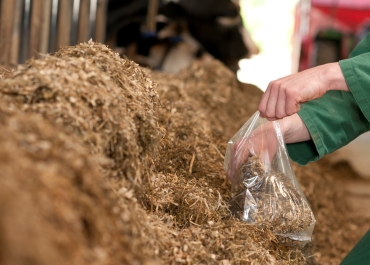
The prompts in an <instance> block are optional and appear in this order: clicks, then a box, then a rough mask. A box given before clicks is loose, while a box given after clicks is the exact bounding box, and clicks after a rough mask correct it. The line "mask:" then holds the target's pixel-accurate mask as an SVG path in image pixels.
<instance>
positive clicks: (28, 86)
mask: <svg viewBox="0 0 370 265" xmlns="http://www.w3.org/2000/svg"><path fill="white" fill-rule="evenodd" d="M149 75H152V76H153V79H154V80H155V82H156V83H158V84H159V85H158V87H157V88H156V89H157V91H158V94H159V99H160V102H161V104H160V106H158V98H157V94H156V92H155V90H154V88H155V83H154V82H153V81H151V79H150V76H149ZM2 79H3V82H2V83H1V84H0V101H1V102H4V104H5V105H4V106H5V109H6V111H5V112H3V113H8V112H9V111H11V110H13V109H14V110H15V109H20V111H22V112H23V114H22V115H18V114H17V115H16V118H14V119H15V120H17V122H16V124H19V123H20V124H23V123H24V124H25V126H29V127H30V128H33V129H32V130H31V131H32V133H33V134H35V135H36V137H38V138H37V139H40V140H38V141H36V142H35V143H32V144H30V143H27V141H26V143H27V144H26V145H24V137H25V135H27V134H28V133H27V131H28V129H27V130H26V129H19V128H22V126H20V127H19V126H18V125H17V126H15V127H14V126H11V124H13V122H8V120H10V119H8V118H1V117H6V115H8V114H6V115H5V116H4V115H2V116H1V115H0V124H1V125H0V127H1V129H2V131H4V134H3V135H1V136H0V142H2V143H4V144H5V143H7V142H6V141H5V139H7V138H9V139H14V137H15V136H12V135H17V136H16V137H15V138H16V140H15V142H14V143H13V140H11V141H8V143H7V144H9V147H6V148H4V149H3V150H1V151H0V157H4V158H5V157H7V156H9V159H10V160H12V161H13V162H12V163H4V162H3V161H10V160H0V168H1V172H7V174H6V175H7V176H12V178H9V177H8V178H6V177H4V176H5V175H2V176H1V178H0V181H2V182H4V183H7V182H8V181H10V180H11V181H10V182H9V183H10V184H6V185H7V186H6V185H5V184H4V185H2V186H3V187H9V188H6V189H3V188H2V186H1V185H0V190H1V192H0V201H1V202H4V203H2V204H0V205H6V206H4V207H3V206H1V207H0V212H1V215H0V229H1V231H3V229H8V228H9V229H13V230H14V229H15V228H14V227H17V228H19V229H20V230H19V231H25V233H24V234H27V235H39V237H38V238H40V240H36V241H34V242H35V243H34V244H33V245H32V243H33V242H30V241H29V238H31V237H27V238H25V237H22V238H20V239H19V240H18V239H17V238H15V237H14V238H13V237H12V235H13V234H12V235H10V234H4V233H0V244H1V245H2V246H3V245H7V246H8V248H7V253H11V254H10V255H9V256H6V257H7V258H8V259H9V260H11V261H12V262H13V261H14V262H13V263H14V264H17V263H16V262H15V261H16V260H15V258H14V257H16V256H15V255H17V256H19V257H22V255H26V256H27V255H29V256H30V257H32V258H34V259H35V260H36V261H38V260H40V262H39V263H40V264H43V263H45V264H58V262H60V263H61V264H67V263H68V264H85V263H86V264H87V263H89V262H91V263H89V264H95V263H96V264H100V263H104V264H179V263H185V264H223V265H227V264H316V262H315V260H314V259H313V258H312V253H311V252H312V248H311V247H310V246H308V247H307V248H306V249H297V248H293V247H288V246H282V245H279V244H278V243H277V239H276V238H275V236H274V234H273V233H272V232H271V231H270V230H268V229H262V228H258V227H256V226H252V225H249V224H246V223H243V222H240V221H239V220H236V219H235V218H234V217H233V216H232V215H231V213H230V212H229V210H228V203H227V202H228V201H229V197H230V184H229V181H228V180H227V178H226V176H225V173H224V170H223V154H224V153H225V143H226V141H227V140H228V139H229V138H230V137H231V136H232V135H233V134H234V132H235V131H236V130H237V129H238V128H239V127H240V126H241V125H242V124H243V123H244V122H245V120H247V118H248V117H249V116H250V115H252V113H254V111H255V110H256V109H257V104H258V101H259V99H260V96H261V92H259V91H258V89H256V88H253V87H251V86H241V85H240V84H238V83H237V82H236V80H235V76H233V75H232V74H231V73H230V72H229V71H228V70H226V69H225V67H224V66H222V65H221V64H220V63H219V62H216V61H213V62H208V63H195V64H194V65H193V66H192V67H190V68H189V69H186V70H184V71H183V72H181V73H180V74H178V75H176V76H172V75H166V74H162V73H155V72H151V71H150V70H144V69H141V68H139V67H138V66H137V65H136V64H134V63H132V62H129V61H126V60H123V59H120V58H119V57H118V55H116V54H114V53H112V52H111V51H110V50H109V49H107V48H106V47H105V46H104V45H100V44H95V43H92V42H89V43H87V44H80V45H78V46H76V47H65V48H63V49H61V50H60V51H59V52H57V53H56V55H55V56H47V57H45V58H43V59H39V60H31V61H29V62H27V63H26V64H25V65H23V66H21V67H20V68H18V69H17V70H15V71H14V72H8V73H6V74H5V75H4V74H3V75H2ZM0 113H2V112H0ZM34 113H37V114H39V116H37V118H33V116H34V115H36V114H34ZM41 116H42V117H43V118H41ZM18 119H19V120H18ZM43 119H45V120H46V121H44V120H43ZM49 123H51V124H53V125H50V124H49ZM3 127H4V128H3ZM17 128H18V129H17ZM27 128H28V127H27ZM17 130H18V131H17ZM15 132H16V133H15ZM12 137H13V138H12ZM53 137H56V138H58V137H61V139H63V140H58V139H59V138H58V139H57V140H56V141H54V140H53V141H52V140H50V142H51V146H52V148H51V149H52V150H53V152H52V154H53V155H50V156H49V153H45V154H47V155H45V154H44V156H37V157H36V156H33V155H30V154H33V153H32V152H35V151H34V150H39V149H37V148H39V147H38V146H39V145H40V142H41V143H42V142H44V140H43V139H44V138H46V139H52V138H53ZM25 139H27V138H25ZM48 141H49V140H48ZM64 142H68V143H73V144H72V147H70V149H67V150H66V148H63V144H62V143H64ZM41 146H43V145H42V144H41ZM29 147H31V148H29ZM73 148H75V149H73ZM85 149H86V150H85ZM15 150H17V151H15ZM89 154H90V155H89ZM91 154H93V156H92V155H91ZM79 156H81V157H82V158H81V159H82V161H86V162H85V163H84V164H83V165H84V166H78V165H77V166H75V163H77V162H76V161H81V159H77V158H78V157H79ZM89 156H91V157H89ZM54 157H55V158H56V159H55V160H54ZM96 157H99V158H98V159H97V158H96ZM20 158H21V159H22V160H21V161H26V162H24V163H23V162H22V163H21V165H22V166H21V167H17V166H15V165H18V162H17V161H19V160H15V159H20ZM23 158H24V159H23ZM107 159H108V160H107ZM27 161H28V162H27ZM107 161H108V162H107ZM110 161H113V162H114V163H113V164H112V162H110ZM95 164H96V165H95ZM35 165H36V166H35ZM86 165H87V166H86ZM53 168H54V170H53ZM313 168H314V170H313ZM36 170H37V172H36ZM59 171H60V172H61V173H60V172H59ZM8 172H9V174H8ZM26 172H30V174H31V173H32V174H31V175H26ZM33 172H34V173H33ZM63 172H64V173H65V175H66V177H65V178H61V179H63V181H60V182H55V183H54V182H53V185H50V187H49V186H48V187H47V188H45V189H44V188H41V187H42V185H39V184H37V183H43V181H49V180H48V179H49V178H50V179H55V177H53V176H54V175H56V176H60V174H62V173H63ZM76 172H78V173H76ZM323 172H324V168H323V167H322V166H321V165H316V166H314V167H312V166H311V167H305V168H296V173H297V176H298V178H299V180H300V181H301V183H302V188H303V190H304V191H305V192H306V195H308V199H309V201H310V203H311V206H312V208H313V211H314V213H315V214H316V217H317V227H318V228H319V230H315V232H314V238H315V239H317V242H318V246H319V247H320V248H321V249H318V250H317V251H316V252H317V253H316V254H315V256H316V257H317V259H318V260H319V261H320V262H323V263H324V264H325V262H326V261H328V260H330V259H331V258H333V255H335V254H338V253H339V252H340V251H342V252H343V251H344V250H347V246H349V245H350V244H352V242H353V240H355V239H358V237H352V238H349V235H350V232H346V231H344V230H343V231H342V232H343V235H346V236H345V237H344V239H342V238H338V237H337V238H336V240H337V242H339V243H337V244H334V243H333V240H328V233H329V232H328V231H333V228H332V227H336V228H338V226H340V225H341V224H344V223H345V222H348V221H350V220H352V219H351V218H349V217H348V215H346V214H345V213H346V208H341V207H347V206H345V205H346V204H345V202H344V201H342V200H340V198H338V197H336V196H334V195H335V194H336V192H338V189H337V188H336V187H335V186H334V185H333V182H334V180H333V179H334V178H333V177H332V175H330V174H331V173H330V172H329V173H325V176H331V177H325V178H324V180H323V179H322V178H321V177H322V174H323ZM51 173H52V174H51ZM57 173H58V174H57ZM59 173H60V174H59ZM107 173H108V174H107ZM102 174H103V175H102ZM76 175H77V176H80V177H79V179H82V180H83V181H82V183H83V185H82V184H81V181H73V180H74V179H75V176H76ZM24 176H31V177H27V178H25V177H24ZM39 176H47V177H42V178H41V179H40V178H39ZM68 176H70V177H68ZM103 176H108V177H106V178H104V177H103ZM13 179H14V181H13ZM104 179H105V182H104V181H103V182H102V180H104ZM116 180H119V181H116ZM28 182H30V183H31V184H29V185H23V183H27V184H28ZM34 183H36V184H37V185H36V184H34ZM45 183H48V182H45ZM66 183H67V184H66ZM85 183H87V184H86V185H85ZM45 185H46V184H45ZM81 185H82V186H81ZM107 185H108V186H107ZM312 185H313V186H314V188H312ZM328 187H331V188H332V189H331V190H330V191H328ZM23 194H28V195H27V196H29V197H33V198H36V199H37V200H40V201H42V202H43V203H47V204H45V205H50V204H57V203H58V202H65V203H64V204H63V209H64V208H65V209H64V210H63V211H66V213H71V214H66V215H63V214H62V213H63V212H62V213H61V212H59V211H60V209H61V208H60V207H59V206H58V207H49V208H47V209H46V210H44V208H43V207H44V206H43V204H40V207H39V205H38V204H37V207H36V206H35V205H36V204H33V203H31V202H32V200H28V199H27V198H29V197H23ZM338 194H340V193H338ZM14 198H17V200H13V199H14ZM18 198H19V200H18ZM24 198H26V199H24ZM332 200H337V201H336V202H338V201H339V202H340V205H341V206H338V204H337V203H335V202H332ZM142 202H145V206H146V207H147V208H146V209H143V208H142V206H141V203H142ZM19 205H23V206H24V210H23V211H22V214H19V213H18V212H17V211H16V210H14V209H18V207H21V206H19ZM58 205H59V204H58ZM322 205H325V207H324V208H323V207H322ZM343 205H344V206H343ZM41 206H42V207H41ZM45 207H46V206H45ZM3 213H4V214H3ZM5 213H7V214H9V216H10V218H11V219H6V218H5V217H4V216H6V215H5ZM28 214H29V215H30V216H34V219H30V221H29V223H24V221H19V220H25V219H24V218H25V217H26V215H28ZM68 216H74V219H73V218H72V219H71V220H72V221H73V220H77V221H76V223H79V224H80V226H81V223H82V224H83V223H84V222H85V221H81V220H85V219H86V220H87V222H88V224H89V225H88V226H87V227H89V228H86V227H85V228H84V229H85V230H86V229H90V230H92V231H91V232H90V233H91V234H92V235H93V240H92V241H91V242H90V240H86V238H87V236H88V235H89V233H83V232H81V231H84V230H83V229H82V230H81V231H79V232H78V233H72V231H74V230H73V229H72V228H73V227H74V223H73V222H67V221H66V220H67V219H66V218H67V217H68ZM338 216H342V218H338ZM325 218H326V219H325ZM9 220H17V221H14V224H15V226H14V227H13V228H11V227H12V226H11V223H10V221H9ZM68 220H69V219H68ZM78 220H79V221H78ZM325 220H327V221H325ZM335 220H340V224H339V225H334V223H335ZM320 222H321V224H320ZM90 224H91V225H90ZM358 225H361V223H359V224H358ZM49 227H52V228H50V229H49ZM82 227H84V226H83V225H82ZM344 227H346V226H344ZM22 229H23V230H22ZM45 229H46V230H45ZM53 229H54V230H53ZM57 229H59V230H57ZM13 230H9V231H13ZM45 231H47V232H45ZM56 231H62V233H60V232H58V233H56ZM63 231H65V232H63ZM316 231H319V232H316ZM317 233H318V234H317ZM4 235H5V236H4ZM14 235H17V234H14ZM60 238H63V240H64V241H63V240H61V241H60ZM22 240H24V241H22ZM27 240H28V241H27ZM344 240H350V242H351V243H350V244H347V245H346V247H342V248H341V247H340V246H339V245H340V244H341V243H343V242H344ZM351 240H352V241H351ZM55 241H57V242H59V243H58V244H59V245H58V246H59V247H58V248H57V247H54V246H55V244H54V243H53V242H55ZM12 242H16V243H14V244H13V243H12ZM18 242H21V243H18ZM50 242H52V243H50ZM71 242H72V243H71ZM75 242H77V243H75ZM353 244H354V243H353ZM31 245H32V247H30V248H29V251H26V250H25V247H22V246H26V247H29V246H31ZM76 246H78V247H76ZM96 246H98V247H96ZM326 246H330V247H332V250H329V247H326ZM39 249H42V250H43V251H42V252H40V251H39ZM76 251H79V252H76ZM12 253H15V254H14V255H13V254H12ZM60 253H66V254H64V255H62V254H60ZM76 253H77V254H76ZM81 253H82V254H81ZM31 254H32V255H31ZM319 254H320V255H321V256H320V255H319ZM341 255H343V253H341ZM3 256H4V254H3V251H2V250H1V251H0V258H3ZM4 257H5V256H4ZM57 259H58V262H56V260H57ZM94 262H95V263H94ZM19 264H20V263H19Z"/></svg>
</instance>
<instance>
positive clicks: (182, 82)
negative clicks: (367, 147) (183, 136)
mask: <svg viewBox="0 0 370 265" xmlns="http://www.w3.org/2000/svg"><path fill="white" fill-rule="evenodd" d="M153 76H154V80H155V81H156V82H157V83H158V93H159V94H160V99H161V102H164V101H165V98H168V99H169V100H170V101H171V102H173V101H176V97H178V101H184V99H187V100H188V102H189V105H191V106H196V107H195V110H196V111H197V110H198V111H199V109H198V108H199V107H200V106H201V107H200V108H201V110H202V117H207V118H206V120H207V122H206V125H204V118H201V122H200V123H201V124H203V126H200V127H203V128H209V127H210V126H212V130H211V131H212V132H213V135H215V136H216V137H213V140H210V142H212V141H213V143H218V144H216V146H218V150H220V153H221V155H220V156H219V157H217V155H215V156H213V157H214V159H213V160H209V163H207V162H206V161H207V159H206V160H204V163H203V165H202V166H201V168H203V172H204V171H207V170H209V171H211V172H218V173H219V175H220V178H222V177H221V175H222V174H223V169H222V166H221V163H222V161H223V159H222V157H221V156H222V154H223V153H224V150H225V149H224V148H225V143H226V142H227V141H228V139H230V138H231V137H232V135H233V134H234V133H235V132H236V131H237V130H238V129H239V128H240V126H241V125H242V124H243V123H244V122H245V121H246V120H247V119H248V118H249V117H250V116H251V115H252V114H253V113H254V112H255V111H256V110H257V106H258V102H259V100H260V98H261V95H262V92H261V91H259V89H258V88H256V87H253V86H251V85H246V84H236V82H235V81H233V80H232V79H235V76H234V77H232V76H229V75H228V74H227V70H226V69H225V68H224V67H223V66H222V65H221V64H220V63H218V62H214V61H213V62H206V63H200V62H199V63H195V64H194V65H193V66H191V67H190V68H189V69H185V70H183V72H181V73H180V74H178V75H166V74H162V73H153ZM223 77H226V80H223ZM218 83H219V84H220V86H219V87H218V86H217V84H218ZM227 84H231V85H230V86H234V85H235V84H236V87H233V89H231V91H230V93H226V92H225V91H222V90H221V88H224V87H226V88H227ZM177 90H179V91H181V93H174V92H173V91H177ZM171 91H172V92H171ZM212 97H213V98H216V99H217V98H224V99H225V100H224V102H222V100H216V102H217V104H212V103H211V104H209V103H208V102H207V101H209V100H211V98H212ZM168 105H170V104H168ZM171 105H173V103H171ZM234 106H235V108H233V107H234ZM168 109H170V107H168ZM191 116H193V119H195V120H197V119H198V118H197V117H196V116H194V115H191ZM209 122H211V123H212V124H213V125H214V124H216V125H217V126H216V127H215V126H213V125H209ZM194 123H196V121H195V122H194ZM220 128H222V129H221V131H222V130H223V131H224V134H222V135H219V133H218V131H219V130H220ZM188 130H189V129H188ZM208 133H209V130H208ZM173 134H174V133H173ZM194 138H196V137H193V139H194ZM190 142H191V141H190ZM220 143H221V144H220ZM180 146H181V144H180ZM187 146H191V145H190V143H188V144H187ZM170 149H173V148H172V147H171V148H170ZM181 149H184V147H182V148H181ZM202 154H211V152H210V151H209V150H207V149H204V150H203V152H202ZM190 157H191V156H190V155H188V158H187V159H186V160H185V161H186V162H184V163H183V165H182V166H180V165H179V166H180V168H183V171H186V169H187V168H188V165H189V164H190V162H191V160H190ZM189 161H190V162H189ZM200 162H201V161H199V160H196V159H195V160H194V162H193V164H194V165H196V164H197V163H198V165H199V163H200ZM214 165H219V166H218V167H217V166H216V167H214ZM213 167H214V168H213ZM294 170H295V172H296V175H297V177H298V179H299V181H300V183H301V185H302V189H303V190H304V191H305V194H306V196H307V197H308V200H309V202H310V204H311V207H312V209H313V211H314V214H315V216H316V219H317V223H316V228H315V230H314V234H313V238H314V244H315V246H314V247H313V249H311V250H308V253H306V252H305V251H304V252H302V251H301V250H292V249H290V250H288V249H284V248H280V247H279V246H277V245H275V244H273V243H272V244H271V245H269V246H267V244H266V243H267V242H269V240H270V239H271V237H269V235H268V231H266V232H265V233H266V234H263V233H262V235H263V237H264V238H263V239H257V237H256V236H254V235H255V234H254V233H255V232H253V233H251V234H249V235H248V236H247V238H256V241H257V242H260V246H265V248H264V249H265V250H266V249H267V250H268V253H270V254H272V255H273V256H274V257H275V258H276V257H277V258H276V260H277V261H276V262H277V263H279V261H280V262H283V263H289V264H297V263H299V264H300V263H315V262H318V263H319V264H327V263H330V262H334V264H336V263H339V262H340V261H341V260H342V259H343V258H344V256H345V255H346V253H348V252H349V251H350V249H351V248H352V247H353V246H354V245H355V244H356V242H357V241H358V240H359V239H360V237H361V236H362V233H363V232H364V230H363V229H357V228H363V227H365V229H366V227H367V226H366V224H368V223H369V220H368V219H366V218H359V217H356V216H353V215H352V214H351V209H350V206H349V205H348V202H347V201H346V198H345V196H343V192H344V191H343V187H341V186H340V185H341V184H340V183H342V182H339V180H340V178H339V177H340V176H342V175H343V173H342V172H338V170H334V169H333V167H332V166H330V165H329V164H328V162H327V161H323V162H322V163H314V164H310V165H308V166H305V167H301V166H297V165H295V164H294ZM177 171H179V170H178V169H177ZM200 171H202V170H200ZM345 172H346V173H345V174H347V175H348V176H347V179H351V178H352V179H353V178H354V177H355V175H356V174H354V173H353V172H351V173H348V169H346V171H345ZM338 178H339V179H338ZM225 181H226V184H225V185H226V188H224V187H225V185H218V184H216V185H215V187H216V189H217V190H219V191H220V194H221V196H222V198H223V199H224V200H225V201H227V199H228V196H229V187H228V182H227V180H225ZM349 181H351V180H349ZM220 187H221V189H218V188H220ZM329 187H330V188H329ZM212 188H213V186H212V187H211V189H212ZM224 222H226V223H227V222H229V221H224ZM235 224H236V227H235V228H234V231H235V233H234V234H237V233H238V232H237V231H242V229H241V226H240V222H239V223H238V221H236V223H235ZM189 229H191V228H189ZM202 229H204V231H209V230H208V229H207V228H204V227H203V228H202ZM209 229H211V228H209ZM211 242H212V241H211ZM234 242H236V241H234ZM249 242H250V241H249ZM207 244H210V245H212V244H211V243H210V242H207ZM243 244H244V246H245V242H244V243H241V244H240V248H241V249H242V247H241V246H242V245H243ZM266 246H267V247H266ZM206 249H207V248H206ZM245 249H249V251H251V249H253V248H250V246H249V247H248V246H245ZM198 250H199V249H198ZM203 250H204V249H203ZM207 251H212V248H209V249H207ZM289 251H293V253H294V254H295V255H297V256H296V258H295V259H289V258H288V256H289V255H287V253H289ZM252 252H253V251H251V252H250V253H252ZM312 252H314V253H312ZM231 253H232V254H233V255H235V254H234V253H235V252H233V251H232V252H231ZM238 253H240V252H238ZM261 253H263V251H261ZM278 253H279V254H278ZM310 253H311V254H313V256H311V254H310ZM284 256H285V258H286V259H285V260H284V258H282V257H284ZM218 257H227V254H225V253H224V254H222V255H221V256H218ZM258 257H259V258H261V257H262V256H258ZM315 259H316V261H315ZM230 260H232V259H230ZM257 260H258V258H257V257H256V256H255V257H253V258H252V259H249V261H250V262H253V261H256V264H259V263H258V261H257ZM303 260H305V261H303ZM247 264H248V263H247Z"/></svg>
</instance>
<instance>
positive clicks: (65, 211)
mask: <svg viewBox="0 0 370 265" xmlns="http://www.w3.org/2000/svg"><path fill="white" fill-rule="evenodd" d="M0 130H1V135H0V144H1V149H0V172H1V173H0V194H1V196H0V201H1V203H0V227H1V228H0V230H1V233H0V234H1V236H0V245H1V255H0V256H1V262H2V264H107V263H108V262H109V260H110V258H111V256H113V259H114V257H115V258H117V255H116V254H115V253H114V251H113V250H114V247H113V245H112V242H113V239H114V237H115V236H116V235H115V234H116V233H117V228H116V226H115V223H114V218H113V212H112V207H113V204H112V201H111V199H110V198H111V193H110V191H109V189H107V187H106V182H105V181H104V179H103V178H102V177H101V175H100V174H99V173H98V171H97V167H96V166H95V161H94V160H93V159H89V155H88V153H87V152H86V150H85V148H84V147H83V146H82V145H81V144H80V142H79V141H78V140H77V139H76V138H74V137H72V136H69V135H66V134H64V133H62V132H60V131H59V130H57V129H56V127H54V126H51V125H50V124H48V123H47V122H45V120H44V119H43V118H41V117H40V116H33V115H27V114H24V113H20V112H14V111H9V108H8V107H7V108H6V110H5V111H4V107H3V106H1V109H0Z"/></svg>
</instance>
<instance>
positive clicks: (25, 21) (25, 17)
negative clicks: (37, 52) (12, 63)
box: [18, 0, 31, 63]
mask: <svg viewBox="0 0 370 265" xmlns="http://www.w3.org/2000/svg"><path fill="white" fill-rule="evenodd" d="M30 23H31V0H24V1H23V12H22V20H21V31H20V32H21V34H20V42H19V58H18V63H24V62H25V61H26V60H27V59H28V58H29V46H30Z"/></svg>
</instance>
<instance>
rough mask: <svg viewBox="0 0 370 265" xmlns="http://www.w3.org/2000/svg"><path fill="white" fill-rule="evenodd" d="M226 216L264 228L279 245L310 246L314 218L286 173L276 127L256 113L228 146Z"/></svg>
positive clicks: (287, 167) (287, 168)
mask: <svg viewBox="0 0 370 265" xmlns="http://www.w3.org/2000/svg"><path fill="white" fill-rule="evenodd" d="M225 170H226V171H227V173H228V177H229V178H230V180H231V200H230V210H231V211H232V213H233V214H235V215H236V216H237V217H238V218H240V220H242V221H245V222H248V223H251V224H256V225H260V226H263V227H267V228H269V229H271V230H272V231H273V232H274V234H275V235H277V236H279V241H281V242H290V241H291V240H293V241H298V242H303V243H305V242H308V241H310V240H311V235H312V231H313V228H314V225H315V217H314V215H313V213H312V210H311V208H310V206H309V204H308V201H307V199H306V197H305V195H304V194H303V192H302V190H301V188H300V186H299V183H298V181H297V179H296V177H295V175H294V172H293V170H292V168H291V165H290V162H289V158H288V156H287V153H286V148H285V143H284V141H283V137H282V135H281V132H280V128H279V123H278V122H275V121H274V122H269V121H267V120H266V119H263V118H261V117H259V113H258V112H257V113H256V114H255V115H254V116H253V117H252V118H251V119H250V120H248V121H247V123H246V124H245V125H244V126H243V127H242V128H241V129H240V130H239V131H238V132H237V134H236V135H235V136H234V137H233V138H231V140H230V141H229V142H228V146H227V150H226V155H225Z"/></svg>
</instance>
